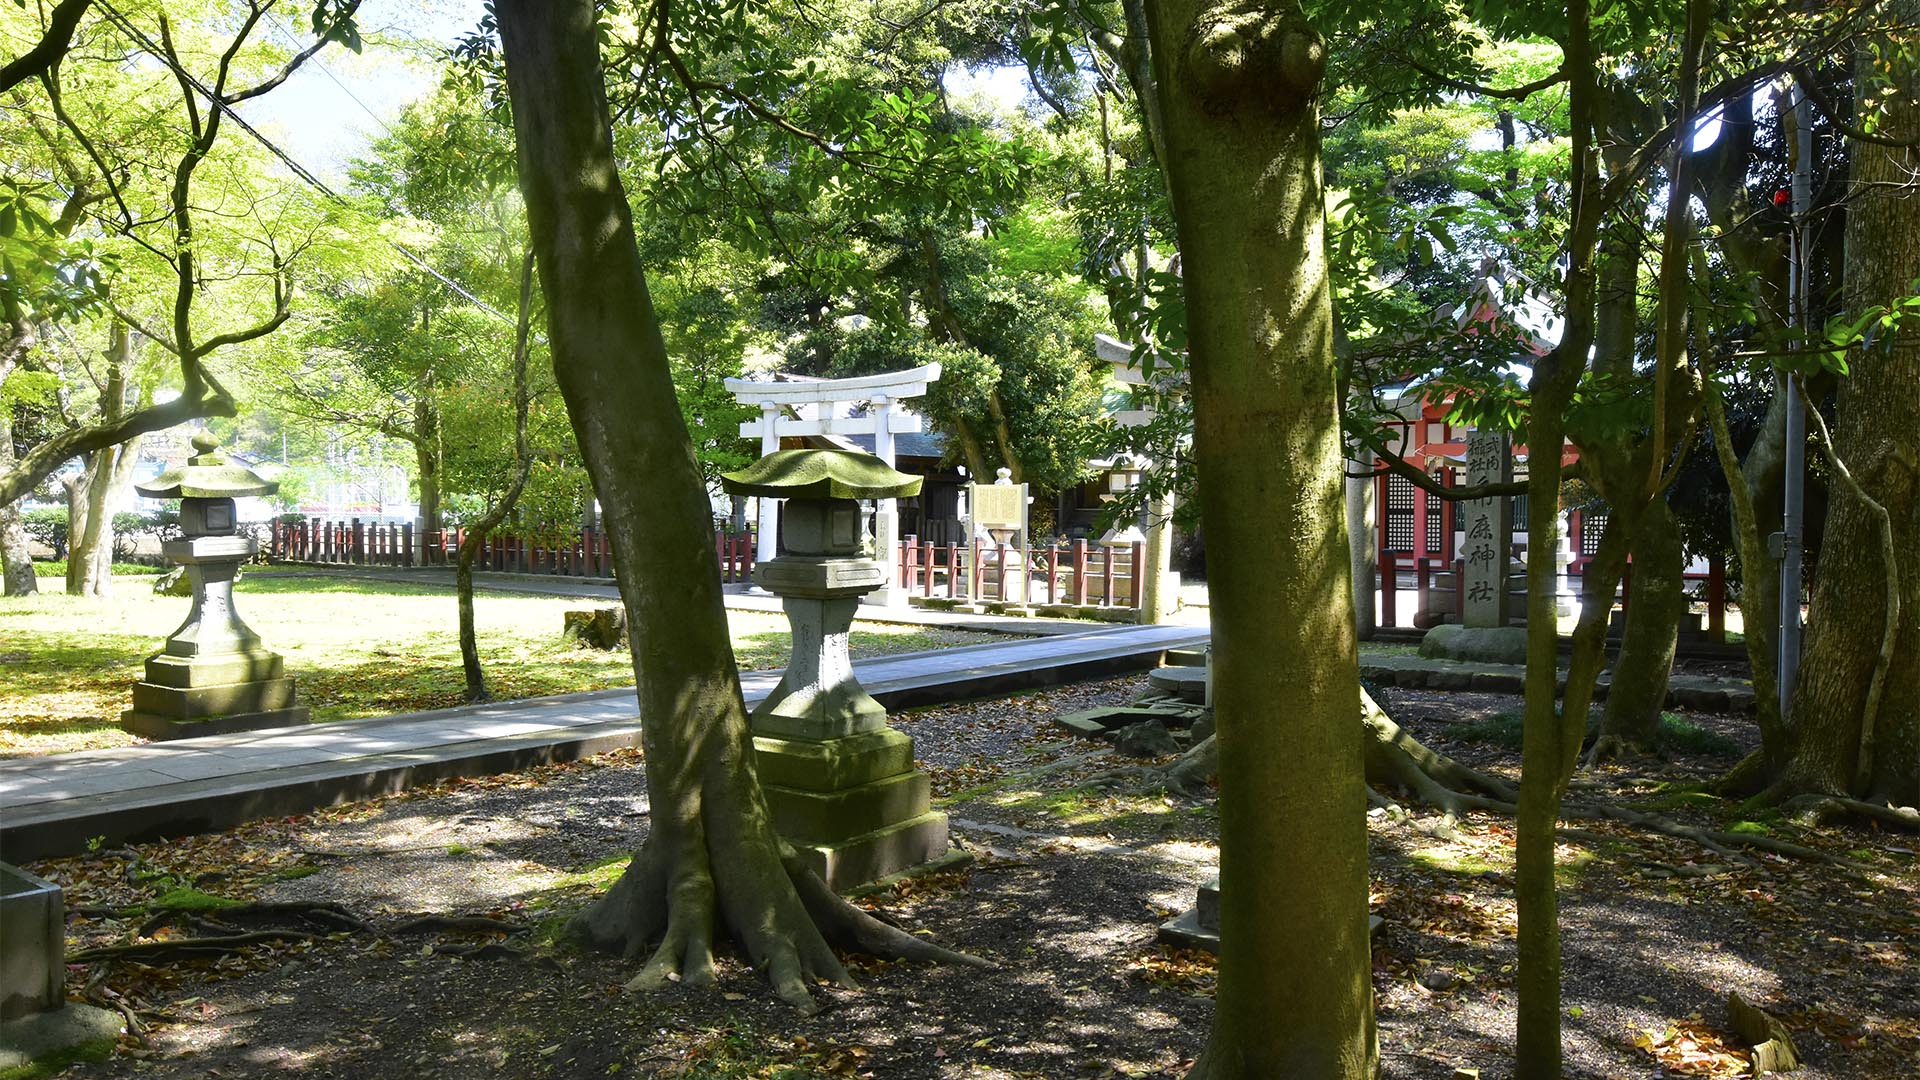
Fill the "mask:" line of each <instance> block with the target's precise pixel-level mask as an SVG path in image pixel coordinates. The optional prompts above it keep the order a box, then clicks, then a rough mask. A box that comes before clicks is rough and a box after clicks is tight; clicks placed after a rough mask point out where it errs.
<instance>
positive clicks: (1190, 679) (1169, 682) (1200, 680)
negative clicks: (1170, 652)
mask: <svg viewBox="0 0 1920 1080" xmlns="http://www.w3.org/2000/svg"><path fill="white" fill-rule="evenodd" d="M1147 683H1148V685H1150V686H1152V687H1153V688H1154V689H1156V690H1159V691H1160V692H1162V693H1164V694H1167V695H1169V696H1171V697H1175V698H1178V699H1180V700H1181V701H1184V702H1187V703H1188V704H1191V705H1205V704H1206V703H1207V669H1206V668H1204V667H1188V666H1184V665H1183V666H1180V667H1163V668H1155V669H1153V670H1152V671H1149V672H1147Z"/></svg>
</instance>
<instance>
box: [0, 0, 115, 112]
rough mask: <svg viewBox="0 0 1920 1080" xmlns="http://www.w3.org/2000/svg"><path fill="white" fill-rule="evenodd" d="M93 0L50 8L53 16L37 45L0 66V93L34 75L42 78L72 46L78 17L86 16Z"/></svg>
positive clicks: (66, 0) (63, 0) (63, 2)
mask: <svg viewBox="0 0 1920 1080" xmlns="http://www.w3.org/2000/svg"><path fill="white" fill-rule="evenodd" d="M92 2H93V0H61V2H60V4H59V5H58V6H57V7H55V8H54V9H53V17H52V18H51V19H49V20H48V21H47V30H46V33H44V34H42V35H41V36H40V42H39V44H37V45H35V46H34V47H33V48H31V49H28V50H27V51H26V52H24V53H21V54H20V55H19V56H16V57H14V58H13V59H12V60H9V61H7V64H6V66H5V67H0V93H5V92H6V91H8V90H11V89H13V88H14V87H16V86H18V85H20V84H21V83H23V82H26V81H27V80H28V79H31V78H34V77H36V76H40V75H45V74H46V73H48V72H50V71H52V70H53V69H54V68H55V67H57V66H58V65H59V63H60V59H61V57H64V56H66V55H67V50H68V49H70V48H72V47H73V32H74V31H75V30H76V29H78V28H79V26H80V17H81V16H82V15H85V14H86V13H87V8H88V6H89V5H91V4H92Z"/></svg>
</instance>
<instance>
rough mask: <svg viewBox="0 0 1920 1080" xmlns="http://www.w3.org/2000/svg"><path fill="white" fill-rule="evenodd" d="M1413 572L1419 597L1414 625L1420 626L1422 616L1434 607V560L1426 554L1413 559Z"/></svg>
mask: <svg viewBox="0 0 1920 1080" xmlns="http://www.w3.org/2000/svg"><path fill="white" fill-rule="evenodd" d="M1413 573H1414V581H1415V588H1416V589H1417V590H1418V591H1417V593H1416V595H1417V596H1418V598H1419V599H1418V601H1417V604H1416V606H1415V607H1414V609H1413V625H1415V626H1419V625H1420V623H1421V621H1422V617H1423V616H1425V615H1426V614H1427V612H1429V611H1431V610H1432V609H1433V560H1432V559H1429V558H1427V557H1426V556H1424V555H1423V556H1421V557H1420V558H1417V559H1415V560H1413Z"/></svg>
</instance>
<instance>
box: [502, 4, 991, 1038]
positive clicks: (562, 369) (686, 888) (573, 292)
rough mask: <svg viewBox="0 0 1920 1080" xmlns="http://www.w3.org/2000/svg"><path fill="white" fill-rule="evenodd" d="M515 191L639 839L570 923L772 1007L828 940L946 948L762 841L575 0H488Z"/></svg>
mask: <svg viewBox="0 0 1920 1080" xmlns="http://www.w3.org/2000/svg"><path fill="white" fill-rule="evenodd" d="M495 10H496V12H497V15H498V19H499V24H500V43H501V49H502V53H503V55H504V56H505V59H506V69H507V87H508V91H509V94H510V96H511V101H512V106H513V121H514V131H515V136H516V139H515V143H516V149H517V153H518V160H519V174H520V189H521V192H522V194H523V195H524V196H525V199H526V204H527V223H528V228H529V232H530V234H531V236H532V239H533V249H534V252H535V254H536V256H537V262H538V265H539V273H540V283H541V287H542V289H541V291H542V294H543V295H544V296H545V297H546V302H547V319H546V322H547V336H548V342H549V345H550V349H551V351H552V355H553V366H554V375H555V378H556V380H557V381H558V383H559V385H560V392H561V395H562V397H563V398H565V400H566V403H567V413H568V416H569V418H570V419H571V420H572V422H573V430H574V436H575V438H576V439H577V440H578V444H579V446H580V451H581V455H582V457H583V458H585V460H586V465H587V471H588V474H589V475H590V476H591V477H592V478H593V486H594V491H595V493H596V494H597V495H598V496H599V499H600V506H601V511H602V516H603V520H604V521H605V525H606V530H607V536H608V538H609V539H610V540H611V541H612V544H613V552H614V561H615V567H616V572H617V574H618V577H619V583H620V594H621V599H622V601H623V603H624V604H625V606H626V609H627V624H628V628H629V635H630V639H631V652H632V656H633V671H634V681H635V691H636V694H637V696H638V698H639V706H640V715H641V716H643V717H645V718H646V723H645V725H644V727H643V729H642V733H641V742H642V748H643V750H644V752H645V761H646V779H647V796H648V801H649V804H650V807H651V813H650V815H649V828H648V830H647V837H646V841H645V843H644V844H643V845H642V847H641V849H640V851H639V853H638V854H637V855H635V856H634V859H633V861H632V863H631V864H629V865H628V867H627V869H626V872H625V873H624V874H622V875H621V877H620V880H619V881H618V882H616V883H615V884H614V886H613V888H612V889H611V890H609V891H608V892H607V893H606V895H605V896H603V897H602V898H601V899H600V900H599V902H598V903H596V904H595V905H594V906H593V907H592V908H591V909H590V910H589V911H588V912H587V913H586V914H584V915H583V916H582V917H581V918H580V920H579V921H578V923H577V924H576V925H577V926H578V928H579V930H580V931H581V932H582V933H583V934H585V935H586V936H587V937H588V938H590V939H591V940H592V941H594V942H595V943H597V944H600V945H604V946H617V947H622V948H624V949H625V950H626V952H627V953H628V955H637V954H638V953H639V952H640V951H641V950H643V949H645V948H647V947H648V945H649V944H650V943H653V942H656V941H657V942H658V944H657V946H656V947H655V948H654V951H653V954H652V957H651V959H649V960H648V961H647V964H646V966H645V967H644V968H643V969H642V970H641V972H640V974H639V975H638V976H636V977H635V978H634V980H633V982H632V983H630V984H629V985H630V986H632V987H634V988H636V989H648V988H653V987H658V986H661V985H664V984H665V983H666V982H667V981H668V980H669V979H670V978H671V977H673V976H675V975H678V976H680V977H681V978H683V979H684V980H686V981H687V982H689V983H692V984H696V985H711V984H712V983H713V981H714V969H713V954H712V947H713V941H714V938H715V936H716V934H718V933H722V932H724V934H725V935H726V936H727V937H729V938H731V939H732V941H733V942H734V944H735V945H736V946H737V947H738V949H739V950H740V951H741V953H742V954H744V956H745V958H746V960H747V961H748V962H749V963H751V964H752V965H753V966H754V967H755V968H757V969H759V970H763V971H765V972H766V973H767V975H768V977H769V979H770V980H771V981H772V983H773V985H774V988H775V990H776V992H777V993H778V994H779V995H780V996H781V997H782V998H783V999H785V1000H787V1001H789V1002H791V1003H793V1004H795V1005H799V1006H802V1007H810V1006H811V1004H812V995H811V994H810V993H809V992H808V990H807V986H808V984H809V983H810V982H812V981H813V980H815V979H827V980H830V981H832V982H835V983H839V984H842V985H847V984H850V982H851V980H850V979H849V978H848V976H847V973H846V969H845V968H844V967H842V965H841V963H840V961H839V959H838V958H837V957H836V956H835V955H834V951H833V949H832V947H831V946H830V944H829V940H830V939H831V940H832V941H836V942H839V943H841V944H843V945H846V946H848V947H851V948H856V949H859V950H862V951H867V952H873V953H878V954H881V955H886V956H902V957H913V958H923V959H958V957H957V956H956V954H953V953H949V952H947V951H946V950H943V949H940V948H939V947H938V946H935V945H933V944H931V943H930V942H927V941H924V940H922V939H920V938H917V937H914V936H913V935H911V934H908V933H905V932H904V931H901V930H898V929H895V928H893V927H890V926H888V925H886V924H884V923H881V922H879V921H878V920H875V919H873V918H872V917H871V916H868V915H866V914H865V913H863V912H860V911H858V910H857V909H855V908H853V907H851V906H849V905H848V904H846V903H845V902H844V901H842V900H841V899H840V898H839V897H837V896H834V895H833V894H832V892H831V891H829V890H828V889H827V887H826V886H825V884H824V883H822V882H821V881H820V879H819V878H818V877H816V876H815V875H814V874H813V873H812V871H811V870H809V869H808V868H807V867H806V865H805V864H804V863H802V862H801V861H800V860H799V858H798V857H797V856H796V855H795V854H794V852H793V850H792V848H791V847H790V846H788V845H787V844H786V843H785V842H784V841H782V840H781V839H780V837H779V836H778V835H777V834H776V833H775V831H774V828H773V821H772V818H771V816H770V815H769V813H768V811H767V805H766V799H765V797H764V795H763V794H762V793H761V789H760V783H759V780H758V778H757V777H756V775H755V773H754V767H753V764H754V763H753V754H754V749H753V739H752V735H751V731H750V729H749V728H748V725H747V710H746V705H745V702H744V700H743V699H742V697H741V692H740V679H739V674H738V671H737V669H736V668H735V665H734V658H733V647H732V642H731V640H730V637H729V635H728V631H727V621H726V609H725V608H724V606H723V605H722V602H721V591H720V570H719V566H718V564H716V563H715V562H714V559H713V519H712V517H711V516H710V514H709V507H708V501H707V493H706V487H705V485H704V483H703V482H702V480H701V476H700V467H699V462H698V461H697V460H696V459H695V457H694V452H693V445H692V442H691V440H690V439H689V438H688V436H687V429H686V423H685V421H684V420H683V419H682V417H681V413H680V406H679V402H678V400H677V399H676V397H675V395H674V389H673V379H672V376H671V373H670V371H669V367H668V360H667V355H666V346H665V344H664V343H663V342H662V340H661V337H660V325H659V321H658V319H657V317H656V316H655V315H654V311H653V303H652V300H651V299H650V297H649V296H648V292H647V282H646V275H645V273H644V271H643V270H642V268H641V265H640V257H639V252H638V250H637V249H636V247H635V243H634V233H633V221H632V217H631V215H630V212H629V209H628V203H627V196H626V191H625V189H624V187H623V185H622V184H621V182H620V174H619V171H618V168H617V167H616V163H615V160H614V154H613V133H612V129H611V123H610V120H609V117H608V110H607V99H606V89H605V82H604V79H605V73H604V72H603V70H602V68H601V65H600V55H599V36H598V26H597V23H596V14H595V5H594V4H593V2H592V0H499V2H498V3H497V4H496V9H495Z"/></svg>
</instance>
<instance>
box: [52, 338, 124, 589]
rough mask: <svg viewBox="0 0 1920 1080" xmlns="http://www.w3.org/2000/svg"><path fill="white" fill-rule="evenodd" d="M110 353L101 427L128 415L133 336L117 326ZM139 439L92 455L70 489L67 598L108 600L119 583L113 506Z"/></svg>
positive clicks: (101, 395) (101, 411)
mask: <svg viewBox="0 0 1920 1080" xmlns="http://www.w3.org/2000/svg"><path fill="white" fill-rule="evenodd" d="M112 335H113V336H112V338H111V340H110V343H109V345H108V347H107V380H106V386H105V387H104V388H103V389H102V390H101V391H100V422H101V423H103V424H111V423H115V422H117V421H119V420H120V418H121V417H123V416H124V415H125V414H126V409H127V401H126V395H127V382H128V379H129V377H130V376H131V374H132V371H133V335H132V333H131V332H130V331H129V330H128V328H127V324H126V323H123V322H121V321H119V320H118V319H116V320H114V323H113V330H112ZM138 444H139V437H138V436H135V437H134V438H133V439H131V440H129V441H127V442H123V443H116V444H114V445H112V446H103V447H101V448H100V449H98V450H95V451H93V452H92V453H91V454H88V455H87V458H86V464H85V466H84V467H83V472H82V476H83V479H82V480H81V481H80V482H78V483H74V484H70V485H69V487H68V503H67V592H68V593H69V594H70V595H73V596H105V595H107V593H108V592H109V591H110V590H111V587H112V581H113V509H112V508H113V500H114V496H115V495H117V494H118V491H117V490H116V483H120V484H124V483H125V482H126V481H127V480H129V479H130V478H131V477H132V475H133V454H134V453H135V451H136V448H137V446H138Z"/></svg>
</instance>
